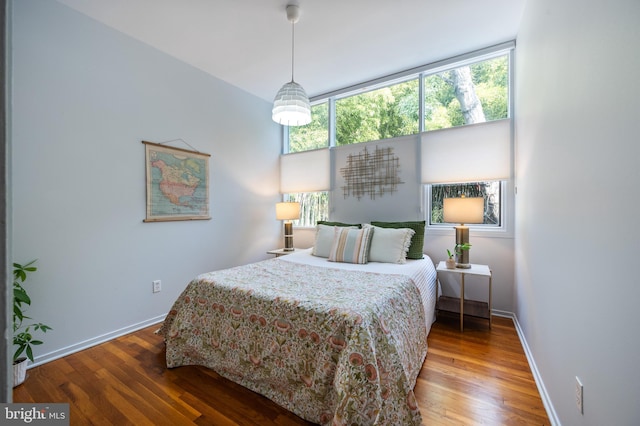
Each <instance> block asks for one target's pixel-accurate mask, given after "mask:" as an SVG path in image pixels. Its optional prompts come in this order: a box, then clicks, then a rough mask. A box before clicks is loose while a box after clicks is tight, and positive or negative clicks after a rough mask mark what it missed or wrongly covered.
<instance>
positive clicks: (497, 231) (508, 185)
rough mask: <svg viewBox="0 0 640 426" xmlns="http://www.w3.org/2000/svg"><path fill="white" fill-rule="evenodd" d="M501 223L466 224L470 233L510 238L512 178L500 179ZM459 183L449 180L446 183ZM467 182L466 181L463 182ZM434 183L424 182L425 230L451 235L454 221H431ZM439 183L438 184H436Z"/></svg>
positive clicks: (435, 233)
mask: <svg viewBox="0 0 640 426" xmlns="http://www.w3.org/2000/svg"><path fill="white" fill-rule="evenodd" d="M499 182H500V225H488V224H476V223H469V224H466V226H468V227H469V235H471V236H473V235H476V236H480V235H481V236H485V237H486V236H492V237H504V238H510V237H512V236H513V230H512V229H511V228H512V227H511V223H512V217H513V205H512V204H513V203H510V202H509V200H513V196H512V194H513V191H512V188H513V185H512V179H507V180H500V181H499ZM449 183H457V182H447V183H444V184H445V185H446V184H449ZM462 183H466V182H462ZM433 185H434V184H423V188H422V189H423V191H422V196H423V197H424V202H423V203H421V204H422V206H424V219H425V222H426V226H425V232H426V233H428V234H429V235H434V236H435V235H451V233H452V229H453V228H454V226H455V224H453V223H433V224H432V223H431V187H432V186H433ZM435 185H438V184H435Z"/></svg>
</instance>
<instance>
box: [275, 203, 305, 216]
mask: <svg viewBox="0 0 640 426" xmlns="http://www.w3.org/2000/svg"><path fill="white" fill-rule="evenodd" d="M276 219H277V220H296V219H300V203H293V202H284V203H277V204H276Z"/></svg>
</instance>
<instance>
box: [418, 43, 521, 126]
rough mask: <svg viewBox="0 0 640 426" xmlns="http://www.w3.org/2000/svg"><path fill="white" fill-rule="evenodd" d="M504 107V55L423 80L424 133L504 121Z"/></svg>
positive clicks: (506, 101)
mask: <svg viewBox="0 0 640 426" xmlns="http://www.w3.org/2000/svg"><path fill="white" fill-rule="evenodd" d="M508 106H509V57H508V55H503V56H500V57H498V58H494V59H490V60H486V61H482V62H477V63H475V64H471V65H465V66H462V67H459V68H455V69H451V70H448V71H444V72H440V73H437V74H431V75H426V76H425V77H424V129H425V130H427V131H428V130H436V129H445V128H449V127H455V126H462V125H465V124H474V123H483V122H485V121H493V120H500V119H503V118H507V117H508V116H509V115H508V114H509V108H508Z"/></svg>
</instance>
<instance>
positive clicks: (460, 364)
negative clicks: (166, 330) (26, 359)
mask: <svg viewBox="0 0 640 426" xmlns="http://www.w3.org/2000/svg"><path fill="white" fill-rule="evenodd" d="M157 328H158V326H152V327H148V328H145V329H143V330H140V331H137V332H135V333H132V334H129V335H127V336H123V337H120V338H118V339H115V340H112V341H110V342H107V343H104V344H102V345H99V346H95V347H93V348H90V349H87V350H84V351H82V352H78V353H76V354H73V355H69V356H67V357H64V358H61V359H58V360H55V361H52V362H49V363H47V364H44V365H40V366H38V367H34V368H32V369H30V370H28V371H27V375H28V377H27V380H26V382H25V383H24V384H22V385H20V386H18V387H17V388H15V389H14V391H13V401H14V402H50V403H54V402H67V403H69V404H70V411H71V424H72V425H136V426H139V425H155V426H158V425H216V426H218V425H219V426H254V425H261V426H269V425H279V426H293V425H310V423H308V422H306V421H304V420H302V419H301V418H299V417H297V416H295V415H294V414H292V413H290V412H288V411H286V410H284V409H283V408H281V407H279V406H278V405H276V404H274V403H273V402H271V401H270V400H268V399H267V398H264V397H262V396H260V395H258V394H256V393H254V392H252V391H250V390H248V389H245V388H243V387H242V386H239V385H237V384H235V383H232V382H230V381H229V380H226V379H224V378H223V377H221V376H219V375H218V374H216V373H215V372H214V371H211V370H209V369H207V368H204V367H179V368H175V369H167V368H166V367H165V363H164V343H163V341H162V338H161V337H160V336H158V335H156V334H155V333H154V331H155V330H156V329H157ZM428 343H429V352H428V354H427V359H426V361H425V363H424V365H423V367H422V370H421V372H420V376H419V377H418V381H417V384H416V388H415V395H416V399H417V401H418V404H419V406H420V411H421V413H422V417H423V424H424V425H430V426H431V425H436V426H437V425H480V424H482V425H548V424H550V423H549V419H548V417H547V414H546V412H545V410H544V406H543V404H542V400H541V399H540V395H539V393H538V390H537V387H536V384H535V382H534V379H533V375H532V374H531V370H530V368H529V364H528V363H527V359H526V357H525V355H524V351H523V349H522V346H521V344H520V341H519V339H518V335H517V333H516V330H515V327H514V325H513V321H512V320H511V319H508V318H501V317H494V319H493V326H492V328H491V329H489V326H488V321H487V320H480V319H473V318H470V319H469V320H467V319H465V330H464V332H462V333H461V332H460V330H459V320H458V317H457V316H446V315H441V316H440V317H439V319H438V321H437V322H436V323H435V324H434V325H433V327H432V329H431V333H430V334H429V339H428Z"/></svg>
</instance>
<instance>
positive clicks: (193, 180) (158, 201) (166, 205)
mask: <svg viewBox="0 0 640 426" xmlns="http://www.w3.org/2000/svg"><path fill="white" fill-rule="evenodd" d="M142 143H143V144H144V145H145V163H146V185H147V215H146V218H145V219H144V222H163V221H176V220H208V219H211V216H210V215H209V158H210V155H209V154H205V153H202V152H198V151H190V150H186V149H181V148H174V147H169V146H165V145H161V144H157V143H153V142H146V141H142Z"/></svg>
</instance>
